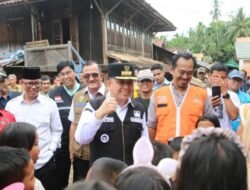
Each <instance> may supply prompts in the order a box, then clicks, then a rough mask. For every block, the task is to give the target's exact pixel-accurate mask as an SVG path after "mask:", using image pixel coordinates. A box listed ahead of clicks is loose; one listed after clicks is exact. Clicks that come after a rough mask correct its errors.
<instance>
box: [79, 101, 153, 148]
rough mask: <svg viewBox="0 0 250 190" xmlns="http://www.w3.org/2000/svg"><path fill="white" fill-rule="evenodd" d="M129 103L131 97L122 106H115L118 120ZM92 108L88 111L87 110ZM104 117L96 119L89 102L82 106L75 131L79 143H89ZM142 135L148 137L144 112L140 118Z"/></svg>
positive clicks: (126, 109) (122, 116) (123, 115)
mask: <svg viewBox="0 0 250 190" xmlns="http://www.w3.org/2000/svg"><path fill="white" fill-rule="evenodd" d="M129 103H131V99H129V101H128V103H127V104H125V105H124V106H122V107H121V106H118V107H117V108H116V114H117V115H118V117H119V118H120V120H121V121H122V122H123V121H124V119H125V116H126V113H127V111H128V104H129ZM89 109H90V110H92V112H91V111H88V110H89ZM105 118H106V117H104V118H103V119H102V120H98V119H96V117H95V110H94V109H93V108H92V106H91V105H90V103H88V104H87V105H86V107H85V108H84V110H83V112H82V115H81V118H80V120H79V123H78V126H77V129H76V133H75V139H76V141H77V142H78V143H79V144H89V143H90V142H91V141H92V140H93V139H94V137H95V134H96V132H97V131H98V129H99V128H100V127H101V124H102V121H103V120H104V119H105ZM141 122H142V126H143V131H142V134H141V135H142V136H147V137H148V129H147V125H146V115H145V113H144V115H143V119H142V121H141Z"/></svg>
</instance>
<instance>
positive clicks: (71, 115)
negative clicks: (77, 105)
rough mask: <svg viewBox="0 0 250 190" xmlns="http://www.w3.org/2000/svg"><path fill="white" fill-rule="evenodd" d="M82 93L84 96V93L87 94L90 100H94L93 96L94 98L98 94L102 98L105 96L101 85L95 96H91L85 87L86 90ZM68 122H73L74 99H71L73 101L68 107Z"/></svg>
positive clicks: (103, 86)
mask: <svg viewBox="0 0 250 190" xmlns="http://www.w3.org/2000/svg"><path fill="white" fill-rule="evenodd" d="M83 93H84V94H85V93H88V95H89V98H90V100H92V99H94V98H95V96H96V95H97V94H98V93H100V94H102V95H103V96H104V95H105V85H104V84H103V83H102V85H101V87H100V88H99V90H98V91H97V93H96V94H95V95H93V94H91V93H90V92H89V88H88V87H86V88H84V89H83ZM68 120H69V121H71V122H73V121H74V120H75V112H74V99H73V101H72V103H71V107H70V111H69V116H68Z"/></svg>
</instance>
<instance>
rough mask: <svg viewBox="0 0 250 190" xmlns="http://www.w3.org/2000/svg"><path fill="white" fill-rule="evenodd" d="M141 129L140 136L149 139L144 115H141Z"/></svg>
mask: <svg viewBox="0 0 250 190" xmlns="http://www.w3.org/2000/svg"><path fill="white" fill-rule="evenodd" d="M142 127H143V131H142V134H141V136H146V137H149V135H148V126H147V122H146V114H145V113H144V114H143V123H142Z"/></svg>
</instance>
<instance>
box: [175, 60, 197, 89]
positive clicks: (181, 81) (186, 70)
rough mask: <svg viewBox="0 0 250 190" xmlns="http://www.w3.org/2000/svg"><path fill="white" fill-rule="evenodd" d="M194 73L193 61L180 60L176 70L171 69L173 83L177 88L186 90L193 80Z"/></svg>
mask: <svg viewBox="0 0 250 190" xmlns="http://www.w3.org/2000/svg"><path fill="white" fill-rule="evenodd" d="M193 72H194V62H193V60H192V59H188V60H186V59H184V58H182V57H181V58H179V59H178V61H177V64H176V67H175V68H172V69H171V74H172V75H173V82H174V86H175V87H176V88H180V89H184V90H185V89H186V88H187V87H188V84H189V82H190V81H191V79H192V76H193Z"/></svg>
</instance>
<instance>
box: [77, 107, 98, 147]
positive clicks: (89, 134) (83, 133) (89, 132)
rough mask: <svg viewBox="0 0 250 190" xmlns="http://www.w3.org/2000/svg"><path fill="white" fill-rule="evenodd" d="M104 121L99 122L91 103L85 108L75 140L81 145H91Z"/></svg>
mask: <svg viewBox="0 0 250 190" xmlns="http://www.w3.org/2000/svg"><path fill="white" fill-rule="evenodd" d="M101 124H102V120H97V119H96V117H95V110H94V109H93V108H92V106H91V105H90V103H87V105H86V107H85V108H84V110H83V112H82V114H81V118H80V120H79V123H78V126H77V128H76V132H75V139H76V141H77V142H78V143H79V144H89V143H90V142H91V141H92V140H93V139H94V137H95V134H96V132H97V131H98V129H99V128H100V127H101Z"/></svg>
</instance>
